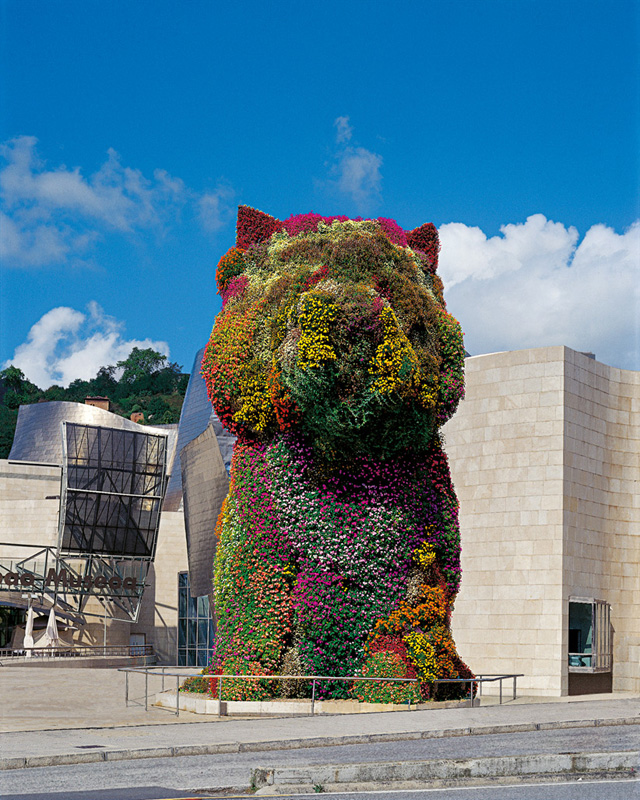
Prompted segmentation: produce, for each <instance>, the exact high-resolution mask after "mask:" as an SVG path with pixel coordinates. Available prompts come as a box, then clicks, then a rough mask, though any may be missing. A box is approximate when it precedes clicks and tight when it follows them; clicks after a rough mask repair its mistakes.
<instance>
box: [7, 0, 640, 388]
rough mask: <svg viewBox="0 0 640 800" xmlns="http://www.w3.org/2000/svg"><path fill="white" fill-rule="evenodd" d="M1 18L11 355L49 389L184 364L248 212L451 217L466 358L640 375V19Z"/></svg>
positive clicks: (179, 14)
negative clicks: (130, 369) (155, 352)
mask: <svg viewBox="0 0 640 800" xmlns="http://www.w3.org/2000/svg"><path fill="white" fill-rule="evenodd" d="M396 9H399V10H396ZM0 11H1V15H2V16H1V26H2V42H1V44H2V48H1V49H2V55H1V56H0V58H1V62H0V67H1V70H2V75H3V76H4V77H3V78H2V79H1V81H2V83H1V88H2V99H1V103H2V114H1V124H0V128H1V130H0V142H2V143H3V144H2V151H1V154H0V195H1V203H2V214H3V216H2V219H1V222H0V225H1V227H0V233H1V243H0V256H1V257H2V284H1V294H2V301H1V302H2V306H1V311H2V327H1V334H2V335H1V340H0V363H2V364H6V363H8V362H13V363H16V364H18V365H19V366H21V367H22V368H23V370H24V371H25V372H26V373H27V374H28V375H29V377H31V378H32V380H35V382H36V383H38V384H39V385H45V384H48V383H52V382H60V383H68V382H69V381H70V380H72V379H73V378H74V377H89V376H90V374H91V373H92V372H93V373H95V370H97V368H98V367H99V366H100V365H102V364H104V363H114V362H115V360H117V359H118V358H122V357H124V355H126V353H127V352H128V350H129V349H130V347H131V346H132V345H133V344H145V345H147V344H153V345H154V346H156V347H157V348H158V349H162V350H163V351H164V352H168V353H169V355H170V357H171V359H172V360H176V361H178V362H179V363H180V364H183V365H184V366H185V369H187V370H188V369H190V367H191V363H192V360H193V355H194V353H195V351H196V350H197V349H198V348H199V347H200V346H202V344H204V343H205V342H206V340H207V337H208V335H209V332H210V329H211V326H212V324H213V321H214V318H215V314H216V313H217V311H218V310H219V307H220V301H219V297H218V296H217V294H216V289H215V284H214V274H215V266H216V264H217V261H218V259H219V258H220V256H221V255H223V253H224V252H225V251H226V250H227V249H228V248H229V247H230V246H231V245H232V244H233V243H234V221H235V208H236V206H237V205H238V204H239V203H246V204H248V205H252V206H254V207H257V208H260V209H262V210H264V211H267V212H269V213H272V214H274V215H275V216H278V217H280V218H286V217H287V216H289V215H290V214H292V213H300V212H306V211H310V210H314V211H317V212H320V213H324V214H349V215H352V216H355V215H356V214H362V215H364V216H373V217H377V216H385V217H392V218H394V219H396V220H398V222H399V223H400V225H402V226H403V227H404V228H406V229H409V228H413V227H415V226H417V225H420V224H422V223H423V222H427V221H432V222H434V223H435V224H436V225H437V226H438V227H439V229H440V232H441V239H442V244H443V249H442V256H441V262H442V263H441V270H440V272H441V275H442V277H443V280H444V281H445V286H446V288H447V293H446V298H447V302H448V304H449V309H450V310H451V311H452V312H453V313H454V314H455V315H456V316H457V317H458V318H459V319H460V320H461V322H462V326H463V329H464V330H465V333H466V345H467V349H468V350H469V351H470V352H471V353H474V354H476V353H481V352H491V351H495V350H504V349H513V348H518V347H535V346H544V345H548V344H566V345H569V346H571V347H573V348H575V349H578V350H590V351H595V353H596V355H597V357H598V358H599V359H601V360H603V361H605V362H606V363H609V364H612V365H615V366H620V367H623V368H628V369H640V354H639V351H640V342H639V334H638V314H639V308H638V295H637V286H638V284H640V274H639V271H638V257H639V255H638V254H639V249H640V225H639V223H638V219H639V217H640V207H639V194H638V186H639V178H640V169H639V160H638V141H639V136H638V135H639V133H640V124H639V114H640V112H639V110H638V109H640V102H639V101H640V91H639V79H638V75H640V70H639V66H640V65H639V64H638V44H639V40H640V34H639V21H638V4H637V3H635V2H626V1H625V0H613V1H612V0H609V2H594V1H592V2H590V1H589V0H582V1H581V2H573V0H563V2H561V3H558V2H557V0H556V2H547V0H483V1H482V2H480V0H467V1H463V0H447V2H444V1H443V2H439V3H433V2H424V0H421V2H406V3H402V4H391V3H388V2H387V3H382V2H372V0H367V2H364V1H363V2H339V3H338V2H333V0H329V1H328V2H325V3H323V4H321V5H319V6H318V5H312V4H306V3H300V2H286V1H285V2H279V3H258V2H253V0H248V2H245V3H244V4H231V3H220V2H213V1H212V0H209V2H204V1H203V0H190V2H188V3H183V2H179V1H178V0H172V1H171V2H169V0H152V1H150V0H149V1H148V0H136V2H134V3H132V2H130V1H129V0H109V2H106V0H103V1H99V0H81V1H80V2H75V1H72V0H58V2H51V3H48V2H43V0H38V2H32V1H31V0H3V2H2V3H1V4H0Z"/></svg>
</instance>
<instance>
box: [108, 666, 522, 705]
mask: <svg viewBox="0 0 640 800" xmlns="http://www.w3.org/2000/svg"><path fill="white" fill-rule="evenodd" d="M174 669H176V668H175V667H120V668H119V669H118V672H124V673H125V705H126V706H127V708H128V707H129V673H130V672H136V673H138V674H141V675H144V710H145V711H148V710H149V701H148V697H149V675H158V676H161V677H162V691H163V692H164V691H165V688H164V682H165V678H166V677H175V679H176V710H175V715H176V717H179V716H180V680H181V679H183V680H184V679H185V678H202V679H204V680H209V681H212V680H215V679H216V678H217V679H218V717H222V716H223V714H222V681H223V680H224V679H225V678H230V679H232V680H233V679H238V678H240V679H243V680H292V679H293V680H300V681H304V680H307V681H312V689H311V715H312V716H313V714H314V711H315V696H316V681H378V682H380V681H393V682H395V683H418V684H419V683H420V682H421V681H420V679H419V678H396V677H388V678H384V677H383V678H378V677H365V676H362V675H229V674H223V673H215V674H214V673H211V674H209V673H205V674H203V672H202V670H200V671H199V672H185V671H184V670H186V669H189V668H188V667H183V668H180V667H178V668H177V669H182V670H183V671H181V672H168V671H167V670H174ZM522 677H524V673H517V674H516V673H511V674H508V675H499V674H492V675H482V676H477V677H475V678H438V679H437V680H435V681H433V682H432V683H433V684H434V685H436V684H440V683H462V684H465V685H466V684H467V683H469V684H470V686H469V699H470V701H471V707H473V702H474V691H473V689H474V684H479V693H478V696H481V695H482V684H483V683H492V682H494V681H499V682H500V704H502V681H503V680H505V679H507V678H509V679H513V699H514V700H515V699H516V690H517V680H518V678H522ZM407 707H408V710H409V711H410V710H411V700H409V701H408V702H407Z"/></svg>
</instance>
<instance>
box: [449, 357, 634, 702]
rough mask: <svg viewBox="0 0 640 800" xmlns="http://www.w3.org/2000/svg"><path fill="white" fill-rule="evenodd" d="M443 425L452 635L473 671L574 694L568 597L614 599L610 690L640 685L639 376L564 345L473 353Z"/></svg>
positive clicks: (544, 691) (528, 687)
mask: <svg viewBox="0 0 640 800" xmlns="http://www.w3.org/2000/svg"><path fill="white" fill-rule="evenodd" d="M466 370H467V376H466V377H467V396H466V399H465V400H464V401H463V403H462V404H461V406H460V409H459V410H458V413H457V414H456V416H455V417H454V418H453V419H452V420H451V421H450V422H449V423H448V424H447V425H446V426H445V429H444V435H445V440H446V450H447V453H448V455H449V459H450V465H451V472H452V477H453V480H454V484H455V487H456V491H457V494H458V498H459V500H460V505H461V509H460V522H461V535H462V569H463V578H462V589H461V592H460V594H459V596H458V599H457V601H456V607H455V611H454V616H453V631H454V635H455V638H456V642H457V644H458V647H459V652H460V653H461V655H462V656H463V658H465V659H466V660H467V661H468V663H469V665H470V666H471V667H472V669H474V670H475V671H476V672H477V673H482V672H494V673H495V672H524V673H525V676H526V677H525V678H523V679H521V680H520V682H519V685H520V684H521V685H522V688H523V690H525V691H526V692H528V693H530V694H539V695H564V694H566V693H567V692H568V664H567V652H568V627H569V626H568V609H569V598H570V597H571V596H576V597H594V598H596V599H600V600H604V601H606V602H608V603H610V604H611V606H612V624H613V628H614V639H613V641H614V659H613V660H614V667H613V690H614V691H639V690H640V491H639V485H640V484H639V482H640V429H639V425H640V423H639V419H640V415H639V413H638V412H640V373H637V372H630V371H625V370H619V369H615V368H612V367H608V366H606V365H604V364H601V363H599V362H597V361H596V360H594V359H592V358H589V357H588V356H586V355H584V354H582V353H577V352H575V351H573V350H570V349H569V348H566V347H549V348H541V349H536V350H523V351H517V352H505V353H492V354H489V355H483V356H476V357H472V358H468V359H467V361H466Z"/></svg>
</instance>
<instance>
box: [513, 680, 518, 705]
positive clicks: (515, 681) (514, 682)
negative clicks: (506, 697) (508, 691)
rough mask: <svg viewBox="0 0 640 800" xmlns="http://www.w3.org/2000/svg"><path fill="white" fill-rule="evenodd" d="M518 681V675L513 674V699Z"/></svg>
mask: <svg viewBox="0 0 640 800" xmlns="http://www.w3.org/2000/svg"><path fill="white" fill-rule="evenodd" d="M517 682H518V676H517V675H514V676H513V699H514V700H515V699H516V683H517Z"/></svg>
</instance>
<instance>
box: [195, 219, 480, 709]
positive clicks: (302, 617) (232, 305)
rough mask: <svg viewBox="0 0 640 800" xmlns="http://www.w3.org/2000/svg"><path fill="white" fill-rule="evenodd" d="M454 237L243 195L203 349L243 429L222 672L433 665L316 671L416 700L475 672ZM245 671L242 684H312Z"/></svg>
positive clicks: (286, 687)
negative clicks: (468, 641)
mask: <svg viewBox="0 0 640 800" xmlns="http://www.w3.org/2000/svg"><path fill="white" fill-rule="evenodd" d="M438 250H439V243H438V234H437V231H436V228H435V227H434V226H433V225H432V224H427V225H422V226H421V227H419V228H417V229H415V230H413V231H403V230H402V229H401V228H400V227H399V226H398V225H397V224H396V223H395V222H394V221H393V220H389V219H383V218H380V219H377V220H361V219H358V220H350V219H347V218H346V217H321V216H320V215H318V214H313V213H311V214H304V215H297V216H293V217H291V218H289V219H288V220H286V221H285V222H281V221H280V220H277V219H275V218H274V217H271V216H269V215H267V214H263V213H262V212H260V211H256V210H254V209H251V208H249V207H246V206H241V207H240V209H239V213H238V224H237V243H236V246H235V247H232V248H231V250H229V252H228V253H226V255H224V256H223V257H222V259H221V260H220V263H219V265H218V271H217V281H218V289H219V291H220V294H221V295H222V298H223V309H222V311H221V313H220V314H219V315H218V317H217V319H216V323H215V327H214V329H213V332H212V335H211V339H210V341H209V344H208V347H207V350H206V354H205V357H204V361H203V375H204V377H205V380H206V382H207V386H208V391H209V397H210V399H211V401H212V403H213V405H214V407H215V410H216V412H217V414H218V416H219V417H220V419H221V420H222V422H223V424H224V425H225V426H226V427H227V428H229V429H230V430H231V431H233V432H234V433H236V434H237V436H238V441H237V444H236V447H235V451H234V456H233V462H232V468H231V482H230V488H229V494H228V496H227V499H226V501H225V503H224V506H223V508H222V512H221V514H220V517H219V520H218V525H217V528H216V537H217V539H218V543H217V551H216V560H215V570H214V598H215V610H216V618H217V633H216V639H215V645H214V658H213V662H212V665H211V666H212V671H213V672H218V671H222V672H224V673H226V674H258V675H277V674H280V675H285V674H286V675H292V674H294V675H302V674H304V675H311V674H314V675H324V676H341V675H345V676H353V675H365V676H379V677H393V676H395V677H410V678H416V680H415V681H414V682H413V683H411V684H409V683H404V684H403V683H396V684H393V685H391V684H381V683H374V682H366V683H358V682H356V683H353V682H348V681H343V682H333V683H332V682H324V683H321V684H320V689H319V695H320V696H324V697H346V696H348V695H349V693H350V692H351V696H355V697H359V698H360V699H368V700H405V701H406V700H407V699H409V700H411V699H419V697H421V698H422V699H425V698H426V697H429V696H433V694H432V691H431V690H432V687H433V681H434V680H436V679H437V678H456V677H463V678H470V677H472V673H471V672H470V671H469V669H468V667H466V665H465V664H464V663H463V662H462V661H461V659H460V658H459V656H458V654H457V652H456V648H455V644H454V642H453V639H452V637H451V631H450V618H451V611H452V607H453V601H454V598H455V596H456V592H457V591H458V586H459V581H460V537H459V528H458V504H457V500H456V496H455V493H454V490H453V486H452V484H451V479H450V476H449V469H448V465H447V459H446V456H445V454H444V452H443V449H442V446H441V442H440V438H439V433H438V430H439V427H440V426H441V425H442V424H443V423H444V422H446V420H447V419H449V417H450V416H451V415H452V414H453V413H454V411H455V409H456V407H457V405H458V402H459V401H460V399H461V397H462V396H463V393H464V377H463V369H464V348H463V342H462V333H461V330H460V326H459V324H458V322H457V321H456V320H455V319H454V318H453V317H452V316H451V315H450V314H448V313H447V311H446V309H445V303H444V299H443V295H442V283H441V281H440V278H439V277H438V276H437V274H436V269H437V259H438ZM228 683H229V686H230V688H229V694H227V696H228V697H233V696H237V697H255V698H257V697H266V696H269V695H273V694H285V695H289V696H291V695H295V694H302V695H303V694H304V693H305V691H307V688H308V687H307V685H305V684H304V683H303V682H302V681H289V682H286V681H282V680H281V681H268V680H264V679H263V680H261V681H254V682H248V681H244V682H243V681H240V680H237V681H235V682H233V681H231V680H229V681H228ZM232 684H233V686H232ZM233 687H235V688H233ZM243 687H244V688H243ZM441 689H444V691H439V692H438V696H439V697H440V696H443V695H444V696H455V693H456V692H457V693H458V694H460V693H462V691H463V686H462V684H445V685H444V687H441ZM447 689H448V694H447ZM467 691H468V687H467Z"/></svg>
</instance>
